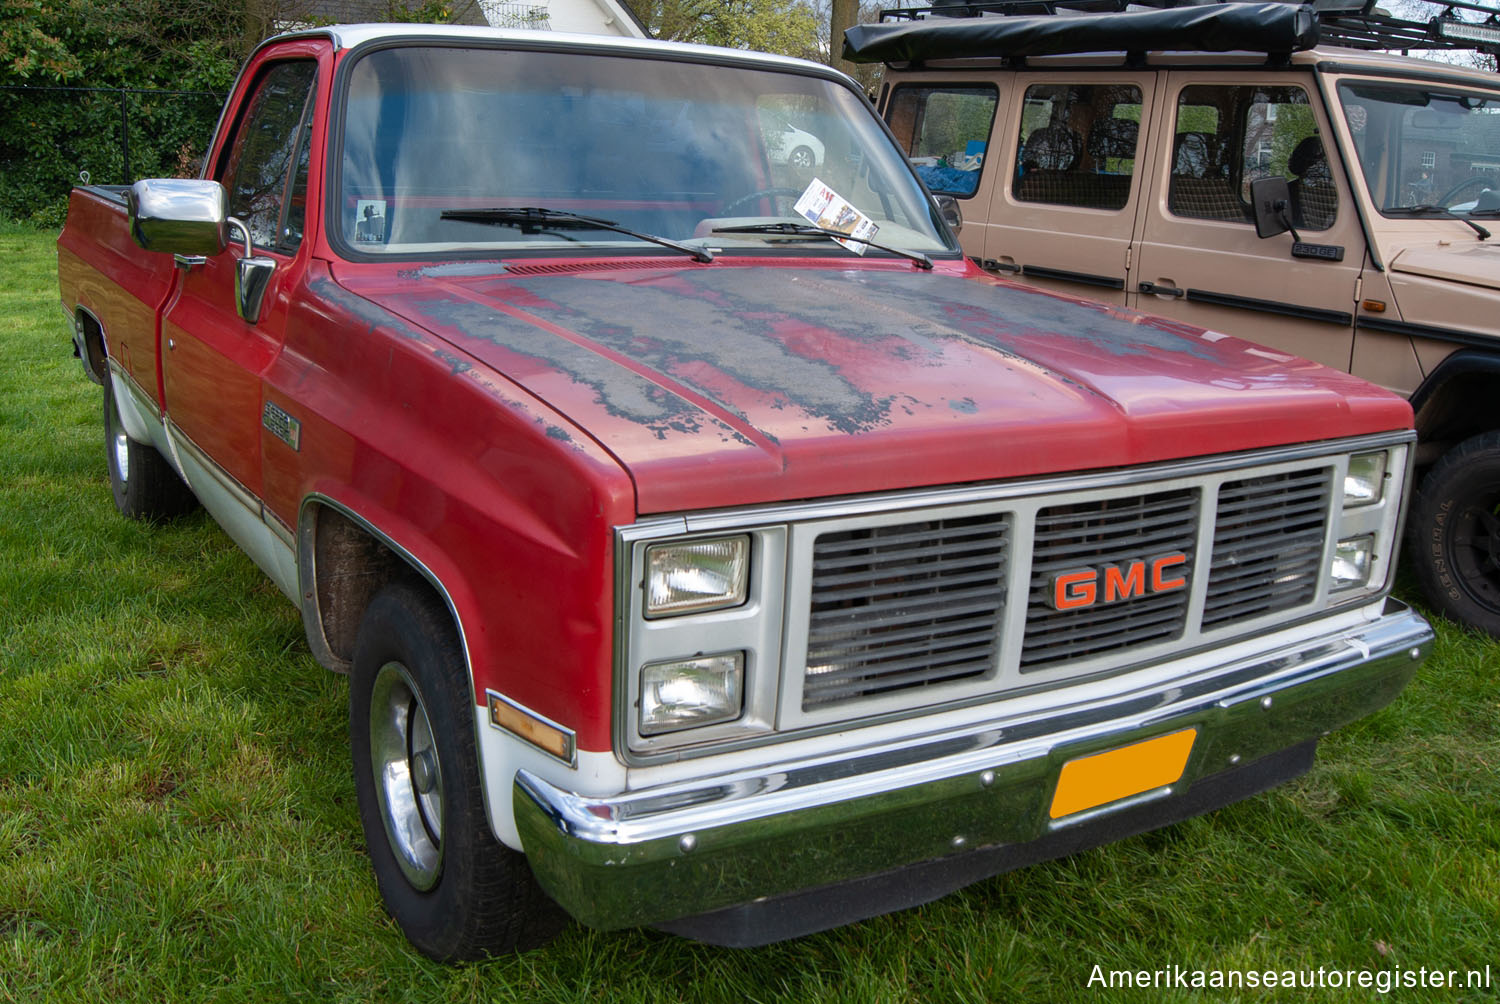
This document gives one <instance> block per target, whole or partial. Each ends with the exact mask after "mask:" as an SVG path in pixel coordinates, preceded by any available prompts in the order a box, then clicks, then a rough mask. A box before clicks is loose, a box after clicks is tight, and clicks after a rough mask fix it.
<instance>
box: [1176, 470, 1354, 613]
mask: <svg viewBox="0 0 1500 1004" xmlns="http://www.w3.org/2000/svg"><path fill="white" fill-rule="evenodd" d="M1331 480H1332V479H1331V477H1330V469H1329V468H1327V467H1317V468H1312V469H1310V470H1302V471H1289V472H1286V473H1283V474H1268V475H1265V476H1263V477H1256V478H1246V479H1244V480H1242V481H1230V482H1226V483H1225V484H1224V485H1223V487H1221V488H1220V489H1219V511H1218V517H1217V520H1216V522H1215V524H1214V556H1213V564H1212V565H1210V566H1209V570H1208V598H1207V601H1206V603H1205V605H1204V609H1203V628H1204V630H1209V629H1211V628H1215V627H1219V626H1221V625H1225V624H1230V623H1234V622H1236V621H1243V620H1246V619H1248V618H1251V617H1260V616H1263V615H1265V614H1271V613H1278V612H1280V611H1282V610H1289V609H1291V608H1293V607H1298V606H1301V605H1302V604H1304V603H1310V602H1311V601H1312V599H1313V597H1314V596H1316V595H1317V591H1318V575H1319V573H1320V572H1321V571H1322V568H1323V538H1324V531H1323V527H1324V522H1325V520H1326V518H1327V512H1328V502H1329V493H1330V492H1331V490H1332V488H1331Z"/></svg>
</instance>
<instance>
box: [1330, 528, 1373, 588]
mask: <svg viewBox="0 0 1500 1004" xmlns="http://www.w3.org/2000/svg"><path fill="white" fill-rule="evenodd" d="M1374 556H1375V538H1374V537H1372V536H1365V537H1352V538H1350V539H1348V540H1341V541H1339V543H1338V546H1337V547H1336V548H1334V551H1333V568H1332V569H1330V572H1331V574H1332V577H1333V588H1334V589H1348V588H1350V587H1351V586H1362V585H1364V584H1365V583H1366V582H1367V581H1369V578H1370V563H1371V561H1372V559H1373V558H1374Z"/></svg>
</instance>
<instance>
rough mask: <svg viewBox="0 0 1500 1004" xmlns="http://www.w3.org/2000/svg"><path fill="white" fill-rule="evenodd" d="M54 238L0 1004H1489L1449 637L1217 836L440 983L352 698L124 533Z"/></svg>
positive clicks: (3, 819)
mask: <svg viewBox="0 0 1500 1004" xmlns="http://www.w3.org/2000/svg"><path fill="white" fill-rule="evenodd" d="M54 236H55V235H53V234H41V233H37V232H35V231H29V230H24V229H16V228H13V227H12V228H0V1002H11V1001H28V1002H29V1001H59V1002H64V1001H65V1002H70V1004H71V1002H76V1001H110V1002H119V1001H153V1002H155V1001H178V1000H199V999H207V998H210V997H212V998H213V999H215V1000H229V1001H236V1000H284V999H289V998H296V999H306V1000H315V1001H407V1000H411V1001H452V1000H483V1001H502V1002H503V1001H591V1002H592V1001H600V1000H605V1001H616V1000H619V1001H660V1002H670V1004H675V1002H679V1001H683V1000H694V1001H696V1000H707V1001H725V1002H739V1001H744V1000H750V1001H788V1002H798V1004H808V1002H816V1001H832V1000H852V1001H918V1000H920V1001H949V1000H951V1001H1045V1002H1052V1001H1072V1000H1080V1001H1112V1000H1152V1001H1154V1000H1182V1001H1197V1000H1205V999H1211V1000H1226V999H1241V1000H1246V1001H1250V1000H1254V1001H1300V1000H1306V999H1315V1000H1347V1001H1370V1000H1374V999H1379V998H1377V996H1376V994H1375V992H1374V991H1373V990H1368V989H1366V990H1360V989H1355V990H1348V989H1344V990H1333V989H1327V990H1321V991H1312V992H1309V991H1305V990H1296V989H1293V990H1288V989H1276V990H1269V991H1267V990H1244V991H1240V992H1238V993H1224V992H1213V991H1207V992H1205V991H1192V990H1176V991H1165V990H1163V991H1146V992H1130V991H1119V990H1115V991H1110V990H1102V989H1099V988H1098V987H1094V988H1090V987H1089V985H1088V983H1089V978H1090V975H1091V973H1092V971H1093V968H1094V966H1095V965H1098V966H1101V967H1103V970H1106V971H1108V970H1123V969H1130V970H1138V969H1161V968H1164V967H1169V966H1172V965H1174V964H1175V965H1179V966H1184V967H1189V968H1203V969H1242V970H1243V969H1255V970H1277V971H1281V970H1287V969H1310V970H1316V969H1318V968H1319V967H1325V968H1328V969H1356V970H1382V969H1384V970H1391V969H1395V968H1397V967H1400V968H1402V969H1415V968H1417V967H1423V966H1425V967H1429V968H1441V969H1483V968H1484V967H1485V966H1486V965H1489V966H1490V967H1491V969H1492V972H1493V973H1494V983H1495V987H1496V989H1491V990H1488V991H1482V990H1481V991H1472V990H1471V991H1464V990H1459V991H1422V990H1417V991H1401V992H1397V993H1396V994H1394V995H1392V999H1396V1000H1426V999H1434V1000H1447V1001H1451V1000H1472V1001H1478V1000H1495V999H1497V997H1500V811H1497V806H1500V645H1497V644H1496V643H1494V642H1492V641H1489V640H1487V639H1482V638H1480V637H1478V636H1476V635H1474V634H1471V633H1468V632H1466V631H1464V630H1461V629H1458V628H1455V627H1453V626H1451V625H1447V624H1444V625H1441V626H1440V627H1439V635H1438V644H1437V648H1436V652H1435V654H1434V656H1433V658H1432V659H1431V660H1430V661H1429V662H1428V663H1427V664H1426V666H1425V667H1424V668H1423V670H1422V671H1421V672H1420V673H1419V675H1418V677H1417V679H1416V680H1415V681H1414V682H1413V684H1412V685H1411V686H1410V687H1409V688H1408V689H1407V691H1406V692H1405V694H1404V695H1403V696H1402V697H1401V698H1399V699H1398V700H1397V701H1396V703H1395V704H1394V705H1392V706H1391V707H1390V708H1388V709H1386V710H1385V711H1383V712H1381V713H1380V714H1378V715H1376V716H1374V717H1372V718H1370V719H1367V720H1365V721H1363V722H1360V723H1358V724H1356V725H1354V726H1352V727H1350V728H1346V729H1344V730H1342V731H1340V732H1338V733H1336V734H1335V735H1333V736H1332V737H1331V738H1329V739H1328V740H1326V741H1325V742H1324V744H1323V746H1322V747H1321V749H1320V751H1319V759H1318V764H1317V766H1316V767H1315V768H1314V769H1313V771H1312V773H1311V774H1310V775H1309V776H1308V777H1306V778H1304V779H1303V780H1301V781H1299V782H1297V783H1294V784H1292V785H1289V786H1285V787H1283V788H1281V789H1278V790H1276V791H1274V792H1272V793H1270V794H1267V795H1263V796H1260V797H1258V798H1255V799H1252V800H1250V801H1249V802H1246V803H1241V804H1239V805H1236V806H1233V807H1230V808H1228V809H1225V810H1223V811H1220V812H1217V813H1214V814H1212V815H1210V816H1208V817H1206V818H1200V819H1195V820H1192V821H1190V822H1187V823H1184V824H1181V825H1178V826H1175V827H1172V828H1170V829H1168V830H1165V831H1162V832H1157V833H1153V834H1148V835H1145V836H1142V837H1137V838H1134V839H1131V840H1127V841H1125V842H1123V843H1121V844H1118V845H1115V846H1111V847H1107V848H1103V849H1101V850H1096V851H1092V852H1089V853H1085V854H1081V855H1078V856H1076V857H1074V858H1070V859H1068V860H1064V861H1059V862H1054V863H1051V864H1046V865H1042V866H1039V867H1035V868H1031V869H1027V870H1025V871H1021V872H1017V873H1012V874H1009V875H1004V876H1001V877H998V878H995V879H992V880H989V881H986V882H982V883H979V884H978V885H975V886H972V887H970V888H969V889H966V890H964V891H962V892H960V893H957V894H955V895H952V896H949V897H947V898H946V899H943V900H940V901H938V902H936V903H933V904H931V905H929V906H926V907H922V908H919V909H915V910H909V911H905V912H903V913H898V914H895V915H891V916H887V917H882V918H878V919H875V920H870V921H866V922H864V923H860V924H855V925H853V926H850V927H847V928H844V929H841V930H837V931H833V932H829V933H827V934H822V935H817V936H814V937H809V938H804V939H801V940H798V941H794V942H790V943H785V944H781V945H775V946H771V947H768V948H763V949H756V950H751V951H732V950H726V949H719V948H713V947H708V946H703V945H698V944H695V943H692V942H688V941H684V940H681V939H677V938H674V937H671V936H668V935H664V934H660V933H657V932H654V931H627V932H620V933H613V934H599V933H595V932H592V931H586V930H583V929H581V928H577V927H574V928H572V929H570V930H568V931H567V932H565V933H564V934H563V936H562V937H561V938H560V939H558V940H557V941H556V942H554V943H553V944H552V945H550V946H548V947H547V948H545V949H542V950H540V951H537V952H534V953H532V954H529V955H525V956H512V957H506V958H500V959H495V960H492V961H490V962H488V963H485V964H481V965H468V966H442V965H437V964H434V963H431V962H428V961H427V960H425V959H423V958H421V957H420V956H418V955H417V954H416V953H415V952H414V951H413V950H411V949H410V948H409V947H408V945H407V943H406V941H405V940H404V939H403V938H402V936H401V934H400V932H399V931H397V929H396V928H395V926H394V925H393V924H392V923H391V921H390V920H389V919H388V918H387V917H386V915H385V913H384V912H383V910H382V908H381V905H380V901H379V898H378V896H377V893H376V890H375V883H374V880H373V876H372V874H371V872H370V869H369V866H368V864H367V862H366V859H365V856H364V852H363V846H362V837H361V834H360V827H359V820H358V817H357V814H356V812H355V806H354V791H353V784H352V781H351V778H350V769H349V756H348V748H347V738H346V734H345V715H346V712H345V702H346V699H347V688H346V685H345V681H344V680H343V678H341V677H337V676H333V675H330V674H329V673H327V672H326V671H324V670H323V669H322V668H320V667H319V666H318V665H317V664H316V663H315V662H314V661H313V659H312V658H311V656H309V655H308V652H307V648H306V645H305V644H304V642H303V637H302V628H301V624H300V622H299V620H298V616H297V613H296V611H295V610H294V609H293V607H292V606H291V605H290V604H289V603H287V601H286V600H285V599H283V598H282V597H281V596H280V594H279V593H277V591H276V590H275V588H274V587H273V586H272V585H271V584H270V582H269V580H267V579H266V578H265V577H264V576H262V575H261V574H260V572H259V571H258V570H257V569H256V568H255V567H254V566H253V565H252V564H251V562H250V561H249V559H247V558H246V557H244V556H243V555H242V554H240V553H239V551H238V550H236V549H235V547H234V546H233V545H232V544H231V543H230V541H229V539H228V538H227V537H225V535H224V534H223V533H222V532H220V531H219V529H218V528H217V527H216V526H215V525H214V523H213V522H212V521H211V520H210V519H208V518H207V517H206V516H204V515H202V514H201V513H200V514H197V515H194V516H191V517H188V518H186V519H184V520H181V521H178V522H176V523H174V524H171V525H169V526H166V527H161V528H156V529H151V528H148V527H145V526H142V525H140V524H137V523H134V522H131V521H129V520H126V519H124V518H122V517H120V516H118V515H117V514H116V513H115V510H114V507H113V504H112V502H111V500H110V492H109V485H108V482H107V481H106V478H105V467H104V453H103V434H102V430H101V424H100V410H101V392H100V390H99V388H97V387H96V386H94V385H93V384H92V383H89V382H88V381H87V380H86V379H85V377H84V376H83V373H82V371H81V369H80V367H79V365H78V363H77V361H76V360H74V359H73V358H72V357H71V353H70V351H69V342H68V339H67V336H66V333H65V330H64V328H63V325H62V314H61V312H60V310H59V307H58V299H57V279H56V274H55V258H54V252H53V238H54ZM1405 592H1407V593H1410V589H1406V590H1405Z"/></svg>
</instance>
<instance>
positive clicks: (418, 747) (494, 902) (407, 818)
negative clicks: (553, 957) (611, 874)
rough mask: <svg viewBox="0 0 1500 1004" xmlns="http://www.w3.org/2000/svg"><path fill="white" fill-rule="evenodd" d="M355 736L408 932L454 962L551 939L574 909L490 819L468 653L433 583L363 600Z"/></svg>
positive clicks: (389, 885) (383, 886) (365, 794)
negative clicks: (553, 893) (559, 900)
mask: <svg viewBox="0 0 1500 1004" xmlns="http://www.w3.org/2000/svg"><path fill="white" fill-rule="evenodd" d="M372 711H373V712H374V713H372ZM377 718H378V720H377ZM349 737H350V743H351V746H352V750H353V754H354V788H355V793H356V795H357V796H358V800H359V816H360V821H361V823H362V824H363V825H364V833H365V844H366V847H367V849H368V851H369V855H370V861H371V863H372V865H373V866H374V869H375V881H376V883H377V884H378V885H379V887H380V894H381V897H382V898H383V899H384V900H385V906H386V909H387V910H388V911H389V912H390V914H391V916H392V917H393V918H395V921H396V923H397V924H398V925H400V927H401V930H402V932H403V933H405V935H406V937H407V938H408V939H409V940H410V941H411V943H412V944H413V945H415V946H416V947H417V949H418V950H420V951H421V952H422V954H423V955H426V956H428V957H429V958H433V959H438V960H440V961H451V960H464V959H477V958H483V957H484V956H486V955H493V954H498V953H502V952H510V951H517V950H524V949H527V948H534V947H537V946H538V945H541V944H544V943H546V942H547V941H549V940H551V938H552V937H553V936H554V935H555V934H556V933H557V932H558V930H560V928H561V926H562V924H563V922H564V920H565V915H564V914H563V913H562V911H561V909H560V908H559V907H558V906H557V905H556V904H555V903H553V902H552V901H551V900H550V899H549V898H548V897H547V894H546V893H544V892H543V891H542V889H541V887H540V886H538V885H537V883H536V878H535V877H534V876H533V875H532V873H531V867H530V865H528V864H527V863H526V858H525V857H524V856H523V855H521V854H519V853H517V852H516V851H513V850H511V849H510V848H508V847H506V846H505V845H503V844H501V843H500V842H499V841H497V840H496V839H495V837H494V834H493V832H492V831H491V830H490V824H489V819H488V818H487V817H486V816H485V811H484V798H483V795H482V793H481V791H480V782H479V768H478V758H477V755H476V752H475V739H474V701H473V696H472V693H471V691H470V684H469V675H468V672H467V670H466V669H465V665H464V658H463V652H462V649H461V648H460V645H459V641H458V636H457V632H456V631H455V630H454V626H453V621H452V618H451V617H450V616H449V614H448V611H447V609H446V608H445V607H444V606H443V604H442V603H441V602H439V601H438V599H437V597H436V596H435V595H434V594H433V592H432V591H431V590H430V589H428V588H427V587H426V586H425V585H424V584H421V583H419V582H416V581H401V582H395V583H392V584H391V585H388V586H386V587H385V588H384V589H382V590H381V591H380V592H379V593H378V594H377V595H376V597H375V599H374V601H373V602H371V604H370V606H369V609H367V610H366V611H365V615H364V619H363V620H362V621H361V622H360V627H359V637H358V640H357V641H356V644H355V652H354V664H353V667H352V669H351V671H350V674H349ZM382 740H384V744H382ZM434 793H435V797H434ZM403 824H405V825H403ZM398 831H400V832H401V833H402V834H403V835H402V836H397V835H396V834H397V832H398Z"/></svg>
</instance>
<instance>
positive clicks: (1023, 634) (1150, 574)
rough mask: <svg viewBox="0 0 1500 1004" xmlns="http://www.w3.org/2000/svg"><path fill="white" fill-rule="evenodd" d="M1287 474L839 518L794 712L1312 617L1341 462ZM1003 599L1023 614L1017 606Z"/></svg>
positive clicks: (991, 680) (812, 577) (1088, 670)
mask: <svg viewBox="0 0 1500 1004" xmlns="http://www.w3.org/2000/svg"><path fill="white" fill-rule="evenodd" d="M1289 466H1290V465H1281V466H1280V467H1279V468H1272V469H1269V470H1266V469H1262V470H1254V469H1252V470H1248V471H1236V472H1233V473H1228V474H1223V475H1216V474H1214V473H1208V474H1204V475H1201V476H1198V477H1192V476H1188V477H1185V478H1182V479H1179V480H1175V481H1173V482H1172V483H1171V484H1170V486H1168V485H1161V484H1157V485H1151V484H1147V485H1142V486H1136V487H1123V486H1122V487H1121V488H1120V489H1119V490H1118V493H1116V494H1110V493H1109V492H1108V491H1100V490H1093V491H1091V492H1090V493H1089V495H1088V496H1086V500H1085V501H1081V502H1078V501H1072V500H1071V498H1070V496H1069V495H1067V494H1061V493H1059V494H1057V495H1052V496H1047V495H1044V494H1043V495H1033V496H1019V497H1013V498H1010V499H997V500H996V501H995V502H994V503H993V507H992V508H989V509H988V511H980V512H979V513H978V514H975V509H977V508H979V507H978V506H974V507H973V508H968V509H966V510H965V515H964V517H962V518H946V519H945V518H942V510H941V509H937V508H932V509H927V510H925V511H923V512H921V513H920V514H913V516H912V517H911V518H910V520H909V521H908V522H906V523H902V524H899V525H894V526H871V525H867V524H863V523H862V522H861V520H860V518H859V517H853V518H849V519H845V520H840V521H839V523H838V524H836V525H834V526H830V527H828V528H826V529H824V530H823V531H822V532H820V533H818V535H817V536H816V537H815V538H814V540H813V543H812V545H811V554H810V560H811V567H810V568H805V569H804V574H806V575H807V576H808V578H807V579H805V580H804V581H806V582H808V583H809V585H810V591H811V599H810V602H809V606H808V608H807V610H806V614H807V620H806V624H807V634H806V639H807V643H806V660H805V662H803V663H802V664H801V665H800V666H798V668H797V670H794V671H800V673H801V674H802V691H801V711H802V712H805V713H807V714H808V715H809V716H810V717H816V718H819V719H824V720H827V719H830V718H832V717H833V716H835V715H836V714H843V713H846V712H844V710H843V709H844V707H845V706H848V705H855V704H859V703H860V702H866V706H870V707H873V706H875V702H876V701H877V700H878V699H881V698H885V699H886V700H885V701H884V702H883V703H881V704H880V705H879V706H880V707H882V708H886V709H895V710H899V708H901V707H904V706H905V704H904V703H903V702H905V701H907V700H909V701H910V702H911V706H913V707H915V706H919V705H921V704H924V703H938V702H940V701H945V700H950V699H951V700H958V699H967V698H971V697H980V696H982V695H984V694H987V693H992V692H993V693H999V692H1002V691H1005V690H1019V689H1022V688H1029V687H1034V686H1039V685H1051V684H1058V683H1065V682H1067V681H1068V680H1071V679H1075V678H1077V677H1081V676H1085V675H1094V674H1101V673H1110V672H1117V671H1121V670H1125V669H1128V668H1130V667H1132V666H1136V665H1141V664H1144V663H1149V662H1154V661H1159V660H1161V659H1170V658H1174V657H1175V656H1176V655H1177V654H1179V653H1180V652H1185V651H1187V650H1189V649H1191V648H1194V647H1197V646H1200V645H1204V644H1209V643H1210V642H1209V640H1208V639H1209V637H1210V636H1214V637H1215V638H1217V637H1222V636H1224V635H1225V634H1227V633H1233V632H1241V633H1244V632H1248V631H1251V630H1255V629H1256V628H1257V627H1261V626H1266V625H1268V624H1269V625H1274V624H1276V623H1277V621H1276V618H1277V617H1281V618H1282V619H1283V620H1284V619H1286V618H1287V617H1289V616H1295V615H1296V614H1297V613H1298V612H1299V611H1306V610H1309V609H1310V608H1312V607H1313V605H1314V604H1315V603H1316V602H1317V600H1318V597H1319V596H1320V587H1321V585H1322V580H1323V578H1324V576H1325V575H1326V570H1325V566H1326V564H1327V563H1326V560H1325V551H1326V548H1327V541H1328V521H1329V519H1330V514H1331V511H1332V508H1333V503H1334V502H1335V501H1336V498H1335V497H1334V493H1335V492H1336V491H1337V485H1336V483H1335V481H1336V479H1335V476H1334V474H1335V472H1336V471H1337V469H1338V468H1337V466H1336V464H1335V463H1334V462H1333V461H1331V460H1328V459H1318V460H1313V461H1308V462H1307V463H1306V465H1305V466H1303V467H1300V468H1297V467H1291V468H1290V469H1288V467H1289ZM1075 497H1076V496H1075ZM875 518H879V517H871V520H872V521H873V519H875ZM1023 529H1028V530H1029V531H1030V533H1031V539H1030V541H1029V544H1030V547H1029V548H1022V547H1021V546H1020V545H1021V544H1022V543H1023V542H1022V541H1021V540H1020V539H1019V537H1018V534H1019V533H1021V532H1022V530H1023ZM1028 551H1029V555H1028ZM802 553H803V554H804V555H807V554H808V552H806V551H804V552H802ZM1023 558H1024V559H1025V560H1024V562H1023V561H1022V559H1023ZM802 560H804V561H806V560H808V558H807V557H804V558H803V559H802ZM1007 594H1009V598H1011V599H1019V598H1021V597H1023V596H1024V602H1025V609H1024V610H1016V609H1015V604H1014V603H1013V602H1012V603H1010V604H1009V607H1010V609H1009V610H1007V602H1006V601H1007ZM794 623H795V621H794ZM1007 625H1009V630H1007V627H1006V626H1007ZM792 651H794V652H797V654H798V655H800V654H801V653H800V652H799V651H797V648H796V647H795V646H793V647H792ZM919 690H920V693H918V691H919ZM793 707H796V705H793Z"/></svg>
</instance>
